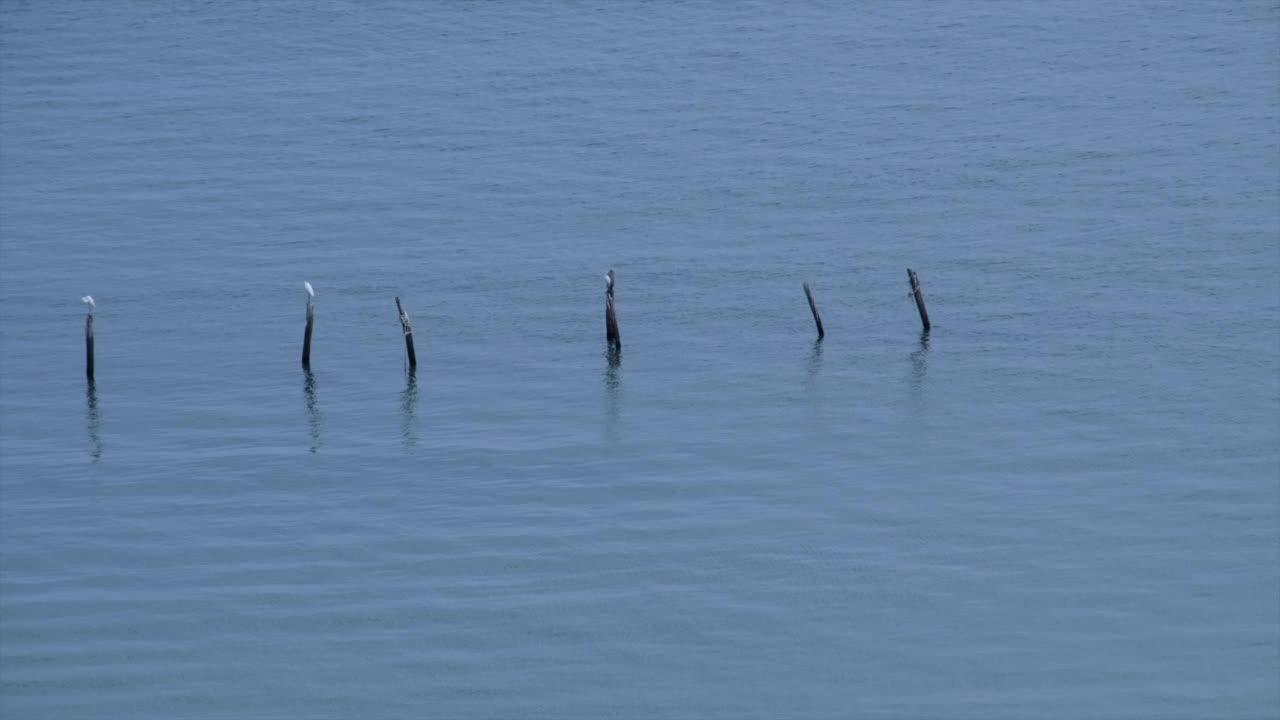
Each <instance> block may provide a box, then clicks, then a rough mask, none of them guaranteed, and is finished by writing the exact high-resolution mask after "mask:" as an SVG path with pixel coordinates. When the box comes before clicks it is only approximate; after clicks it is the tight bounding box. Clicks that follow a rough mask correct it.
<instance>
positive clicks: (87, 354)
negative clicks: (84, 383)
mask: <svg viewBox="0 0 1280 720" xmlns="http://www.w3.org/2000/svg"><path fill="white" fill-rule="evenodd" d="M84 372H85V375H86V376H87V377H88V378H89V382H91V383H92V382H93V313H89V314H88V315H85V316H84Z"/></svg>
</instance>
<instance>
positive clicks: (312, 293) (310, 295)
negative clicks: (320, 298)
mask: <svg viewBox="0 0 1280 720" xmlns="http://www.w3.org/2000/svg"><path fill="white" fill-rule="evenodd" d="M302 287H304V288H306V289H307V297H308V298H313V297H315V296H316V291H315V290H312V289H311V283H309V282H307V281H306V280H303V281H302ZM89 302H93V301H92V300H90V301H89Z"/></svg>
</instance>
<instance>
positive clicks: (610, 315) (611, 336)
mask: <svg viewBox="0 0 1280 720" xmlns="http://www.w3.org/2000/svg"><path fill="white" fill-rule="evenodd" d="M613 278H614V275H613V271H612V270H610V271H609V272H608V273H606V274H605V276H604V280H605V283H606V285H605V291H604V336H605V339H606V340H607V341H608V342H609V346H610V347H617V348H621V347H622V335H620V334H618V316H617V315H616V314H614V311H613Z"/></svg>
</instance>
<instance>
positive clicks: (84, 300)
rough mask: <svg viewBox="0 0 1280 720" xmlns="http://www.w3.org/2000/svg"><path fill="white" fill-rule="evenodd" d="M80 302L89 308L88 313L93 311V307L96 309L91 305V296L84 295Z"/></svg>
mask: <svg viewBox="0 0 1280 720" xmlns="http://www.w3.org/2000/svg"><path fill="white" fill-rule="evenodd" d="M80 302H82V303H84V304H85V305H88V306H89V312H93V309H94V308H95V307H97V305H94V304H93V296H92V295H85V296H84V297H82V298H80Z"/></svg>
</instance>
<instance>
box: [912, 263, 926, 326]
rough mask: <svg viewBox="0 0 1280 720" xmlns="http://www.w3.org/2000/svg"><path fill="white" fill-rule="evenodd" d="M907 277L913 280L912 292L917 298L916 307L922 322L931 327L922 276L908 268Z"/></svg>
mask: <svg viewBox="0 0 1280 720" xmlns="http://www.w3.org/2000/svg"><path fill="white" fill-rule="evenodd" d="M907 279H908V280H909V281H911V294H912V295H913V296H915V299H916V309H917V310H919V311H920V323H921V324H922V325H924V329H925V330H928V329H929V311H928V310H926V309H925V308H924V290H923V289H921V287H920V276H918V275H916V273H915V271H914V270H912V269H911V268H907Z"/></svg>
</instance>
